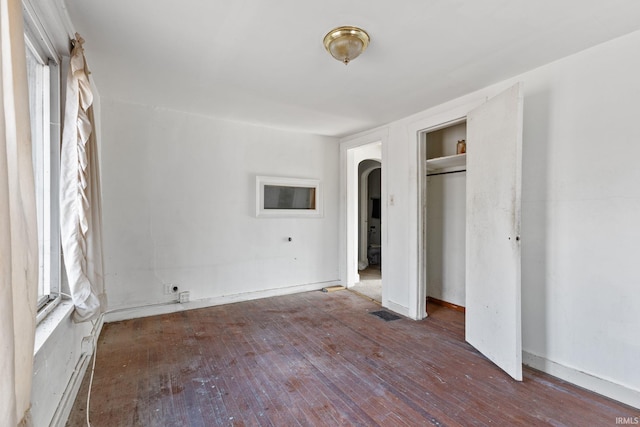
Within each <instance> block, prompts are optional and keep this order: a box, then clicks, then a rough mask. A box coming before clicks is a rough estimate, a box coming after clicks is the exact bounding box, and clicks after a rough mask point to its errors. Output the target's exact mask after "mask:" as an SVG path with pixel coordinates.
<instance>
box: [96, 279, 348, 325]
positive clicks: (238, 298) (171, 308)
mask: <svg viewBox="0 0 640 427" xmlns="http://www.w3.org/2000/svg"><path fill="white" fill-rule="evenodd" d="M339 284H340V282H339V281H338V280H335V281H328V282H318V283H309V284H305V285H295V286H289V287H286V288H276V289H267V290H262V291H256V292H245V293H241V294H234V295H224V296H220V297H213V298H202V299H198V300H193V301H189V302H187V303H183V304H180V303H178V302H169V303H159V304H150V305H145V306H135V307H122V308H115V309H114V310H109V311H108V312H107V314H106V315H105V322H107V323H108V322H117V321H120V320H127V319H137V318H139V317H148V316H157V315H160V314H169V313H176V312H180V311H185V310H193V309H197V308H206V307H214V306H216V305H223V304H232V303H235V302H243V301H251V300H255V299H261V298H269V297H275V296H281V295H289V294H295V293H299V292H308V291H317V290H320V289H322V288H324V287H327V286H332V285H339Z"/></svg>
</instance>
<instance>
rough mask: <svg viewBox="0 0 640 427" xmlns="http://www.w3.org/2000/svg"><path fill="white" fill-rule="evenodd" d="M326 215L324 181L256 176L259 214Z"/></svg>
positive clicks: (259, 215)
mask: <svg viewBox="0 0 640 427" xmlns="http://www.w3.org/2000/svg"><path fill="white" fill-rule="evenodd" d="M322 216H323V211H322V188H321V185H320V180H318V179H303V178H282V177H271V176H256V217H258V218H262V217H272V218H273V217H280V218H282V217H297V218H321V217H322Z"/></svg>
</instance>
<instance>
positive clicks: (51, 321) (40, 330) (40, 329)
mask: <svg viewBox="0 0 640 427" xmlns="http://www.w3.org/2000/svg"><path fill="white" fill-rule="evenodd" d="M72 313H73V302H72V301H71V300H62V301H60V303H59V304H58V305H57V306H56V307H55V308H54V309H53V310H52V311H51V313H49V314H47V316H46V317H45V318H44V319H42V321H41V322H40V323H38V325H37V326H36V337H35V345H34V348H33V354H34V355H36V354H38V351H39V350H40V349H41V348H42V346H43V345H44V343H46V342H47V339H49V337H50V336H51V335H52V334H53V332H55V330H56V328H57V327H58V325H59V324H60V323H62V322H63V321H64V320H65V319H67V318H69V317H71V314H72Z"/></svg>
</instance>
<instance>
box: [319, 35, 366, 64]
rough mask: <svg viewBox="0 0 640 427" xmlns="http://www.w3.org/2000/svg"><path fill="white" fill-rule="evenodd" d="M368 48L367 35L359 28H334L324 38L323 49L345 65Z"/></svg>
mask: <svg viewBox="0 0 640 427" xmlns="http://www.w3.org/2000/svg"><path fill="white" fill-rule="evenodd" d="M367 46H369V34H367V32H366V31H365V30H363V29H361V28H358V27H351V26H344V27H338V28H334V29H333V30H331V31H329V32H328V33H327V35H326V36H324V47H325V48H326V49H327V52H329V53H330V54H331V56H333V57H334V58H336V59H337V60H338V61H340V62H342V63H344V65H347V64H348V63H349V61H352V60H354V59H356V58H357V57H358V56H359V55H360V54H361V53H362V52H364V50H365V49H366V48H367Z"/></svg>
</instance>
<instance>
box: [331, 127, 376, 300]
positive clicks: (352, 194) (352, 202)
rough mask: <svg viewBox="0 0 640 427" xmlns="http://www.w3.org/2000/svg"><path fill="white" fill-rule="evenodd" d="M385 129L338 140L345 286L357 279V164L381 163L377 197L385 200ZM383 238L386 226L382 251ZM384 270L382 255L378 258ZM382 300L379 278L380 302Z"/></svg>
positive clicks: (342, 278) (341, 272) (341, 270)
mask: <svg viewBox="0 0 640 427" xmlns="http://www.w3.org/2000/svg"><path fill="white" fill-rule="evenodd" d="M387 140H388V131H387V130H386V129H381V130H375V131H372V132H369V133H366V134H363V135H359V136H356V137H353V138H345V139H342V140H340V221H339V222H340V223H339V251H338V256H339V278H340V282H341V284H342V285H343V286H345V287H351V286H353V284H354V283H356V282H357V281H358V259H359V253H358V244H359V236H358V224H359V221H360V220H359V218H358V206H359V204H360V199H359V197H358V189H359V186H360V180H359V176H358V164H359V163H360V161H362V160H365V159H371V160H377V161H379V162H380V164H381V179H380V181H381V199H382V200H386V178H385V173H384V157H385V156H384V151H385V149H386V146H387ZM381 208H382V209H381V210H382V212H381V220H382V221H384V219H385V217H386V204H385V203H382V206H381ZM386 241H387V232H386V229H385V228H383V229H382V234H381V247H382V252H383V253H384V249H385V246H386ZM382 262H383V268H382V269H383V270H384V257H382ZM385 299H386V292H385V286H384V280H383V286H382V302H383V305H384V303H385Z"/></svg>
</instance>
